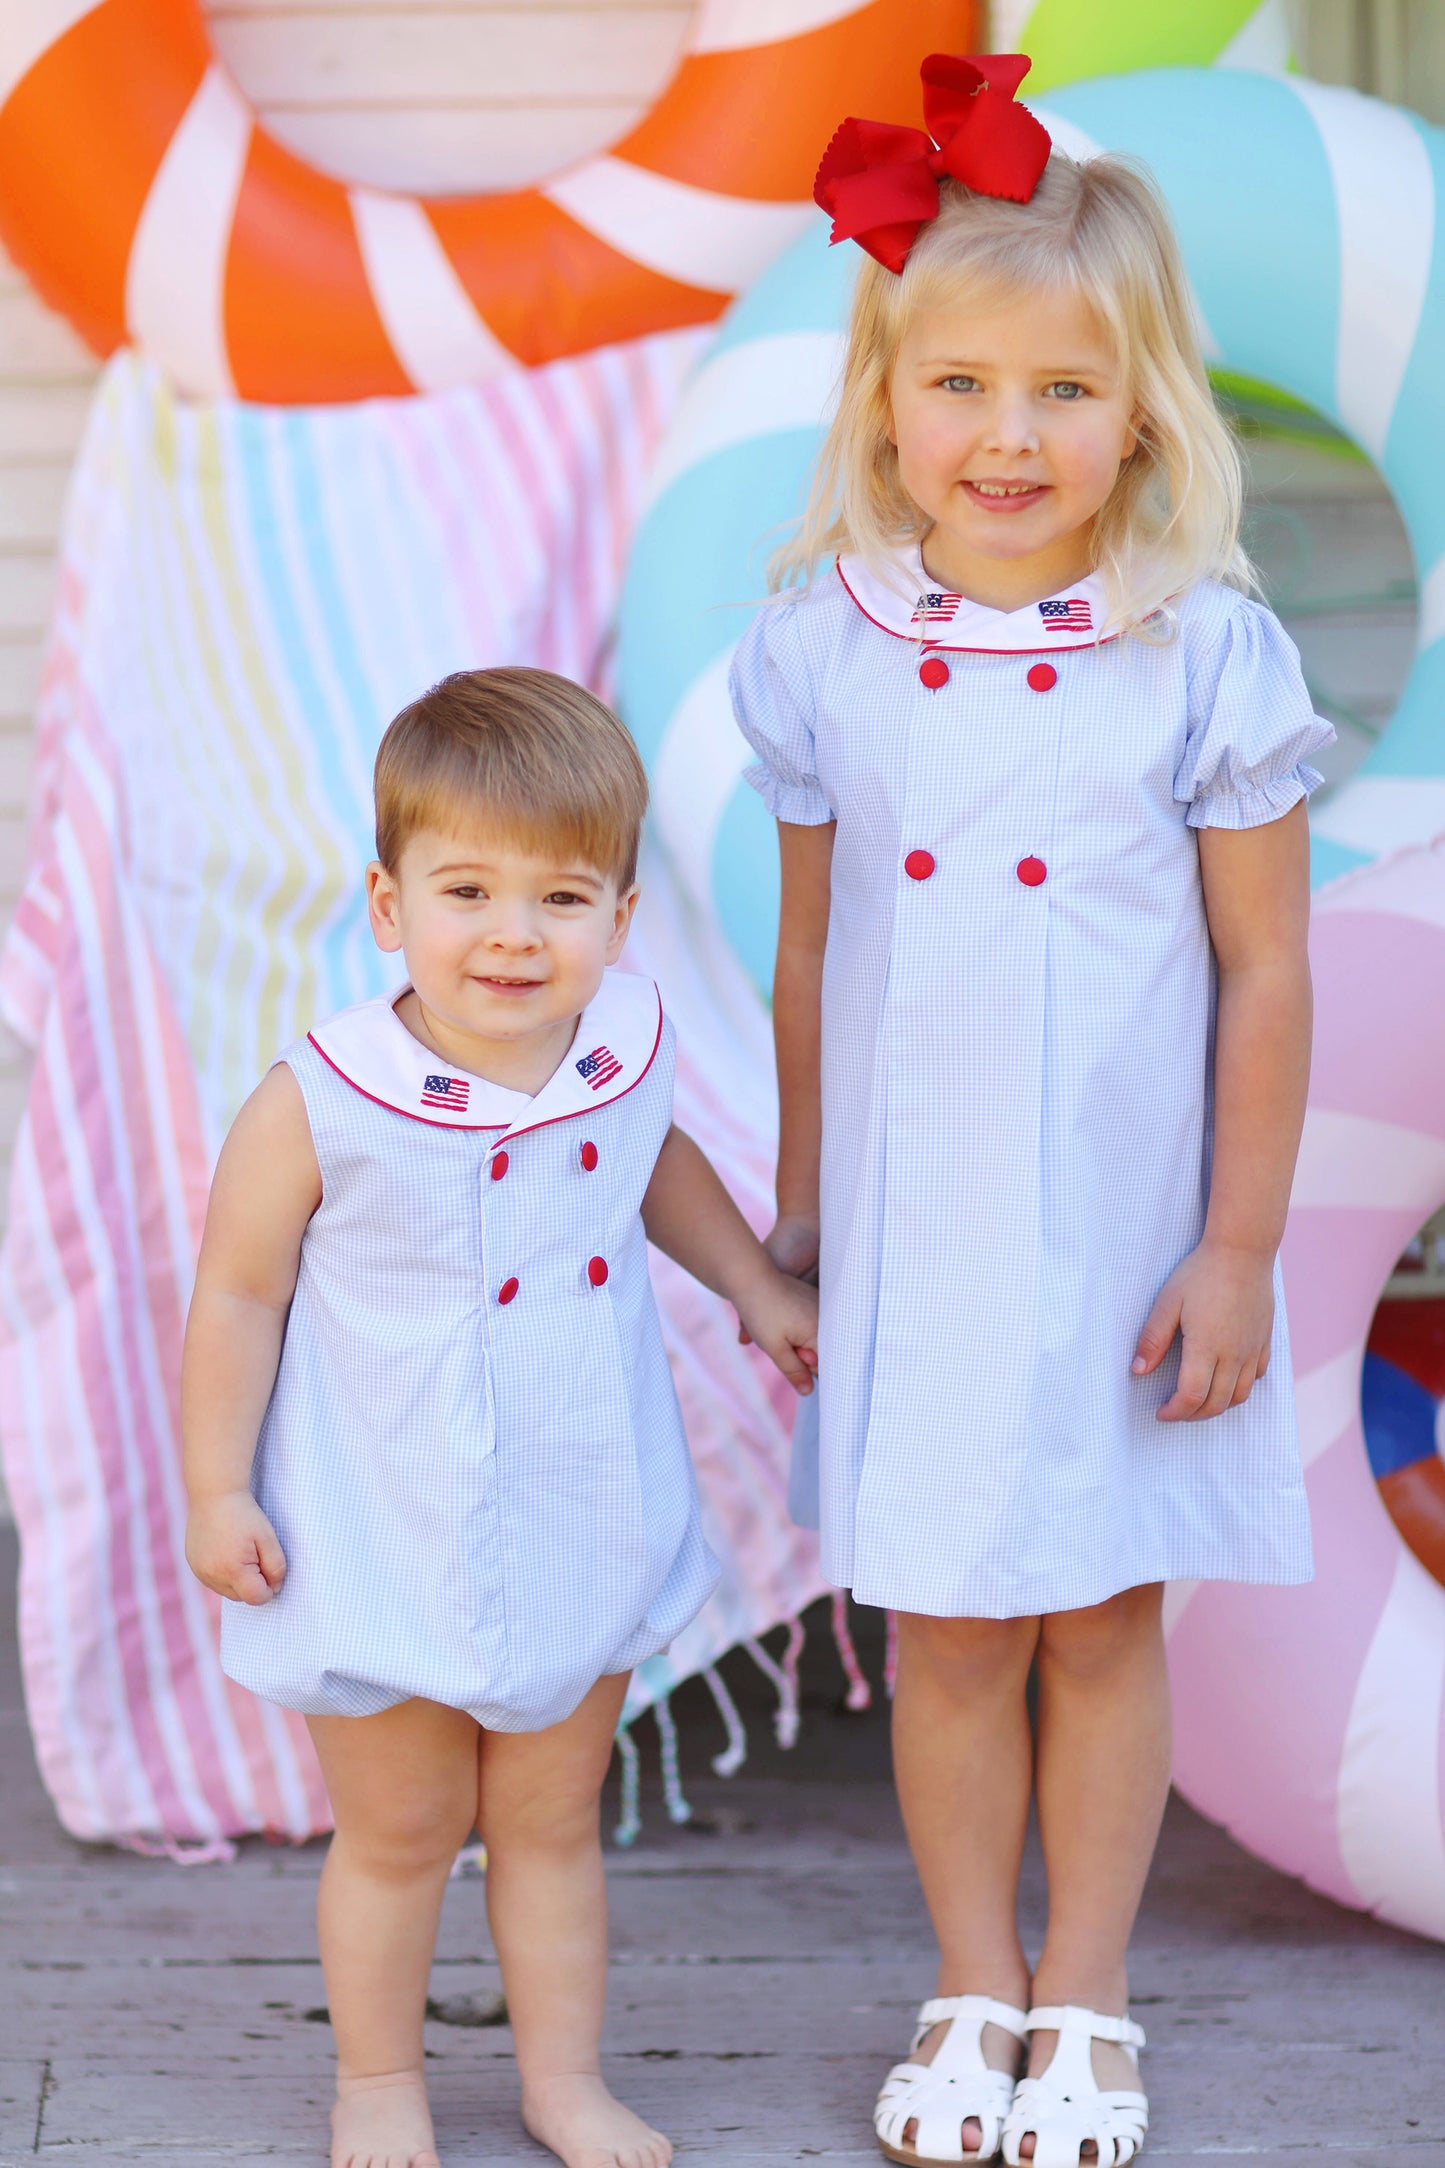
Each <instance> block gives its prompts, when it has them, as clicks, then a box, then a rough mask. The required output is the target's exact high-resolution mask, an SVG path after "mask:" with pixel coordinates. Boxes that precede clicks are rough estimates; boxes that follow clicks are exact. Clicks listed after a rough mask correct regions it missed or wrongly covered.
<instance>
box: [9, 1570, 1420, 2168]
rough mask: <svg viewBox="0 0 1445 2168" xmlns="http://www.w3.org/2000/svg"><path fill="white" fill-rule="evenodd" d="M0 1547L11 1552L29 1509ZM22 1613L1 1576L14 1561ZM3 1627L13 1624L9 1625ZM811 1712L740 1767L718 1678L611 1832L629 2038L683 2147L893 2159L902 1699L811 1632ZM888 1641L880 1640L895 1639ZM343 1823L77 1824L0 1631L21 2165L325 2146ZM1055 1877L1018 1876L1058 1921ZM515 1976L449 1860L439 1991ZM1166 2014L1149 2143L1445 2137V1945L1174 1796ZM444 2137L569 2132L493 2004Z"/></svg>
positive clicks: (639, 2082)
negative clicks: (151, 1858) (43, 1781)
mask: <svg viewBox="0 0 1445 2168" xmlns="http://www.w3.org/2000/svg"><path fill="white" fill-rule="evenodd" d="M0 1564H3V1566H4V1567H5V1569H6V1570H5V1574H4V1580H5V1582H6V1583H7V1584H8V1583H9V1581H10V1576H11V1573H12V1572H13V1537H12V1536H11V1535H10V1534H9V1532H8V1531H6V1532H4V1539H3V1548H0ZM0 1601H3V1602H4V1606H5V1617H6V1618H7V1620H8V1619H9V1618H10V1617H12V1616H13V1604H12V1603H11V1602H10V1600H9V1588H8V1586H6V1587H4V1588H3V1589H0ZM7 1632H8V1629H7ZM815 1638H816V1640H817V1642H818V1647H817V1651H816V1654H815V1655H814V1657H813V1658H812V1659H811V1669H810V1672H809V1674H808V1694H807V1702H808V1704H809V1706H808V1708H807V1714H806V1720H805V1726H804V1736H803V1742H802V1744H801V1745H800V1746H799V1747H798V1748H797V1749H796V1750H795V1751H794V1753H793V1754H792V1755H789V1756H783V1755H781V1754H780V1753H779V1752H778V1751H777V1750H776V1748H774V1747H773V1746H772V1745H771V1743H770V1742H769V1741H768V1739H767V1737H766V1733H767V1716H766V1699H765V1695H764V1692H763V1691H762V1682H761V1681H760V1680H759V1681H758V1683H757V1687H756V1688H754V1687H753V1685H752V1680H751V1679H750V1677H749V1670H750V1667H748V1666H747V1664H746V1660H745V1659H742V1660H737V1661H735V1665H734V1668H733V1670H732V1671H731V1672H730V1674H729V1675H730V1676H731V1677H732V1678H733V1679H734V1682H735V1685H736V1689H737V1691H738V1694H739V1698H740V1700H744V1701H745V1702H746V1703H747V1704H748V1706H747V1708H746V1713H747V1715H748V1721H749V1733H750V1737H751V1740H752V1742H753V1753H752V1755H751V1757H750V1760H749V1763H748V1766H747V1769H746V1770H745V1771H744V1773H743V1774H742V1775H741V1776H740V1777H738V1778H736V1779H734V1780H733V1781H732V1782H731V1783H729V1784H723V1783H721V1782H719V1781H718V1780H717V1779H715V1778H713V1777H711V1776H710V1775H706V1774H704V1775H702V1776H694V1774H693V1772H694V1771H695V1770H696V1771H703V1772H706V1770H707V1758H708V1756H709V1755H710V1754H711V1753H713V1752H715V1751H716V1750H717V1748H718V1747H719V1746H720V1744H721V1735H720V1731H719V1727H718V1724H717V1720H716V1717H715V1716H714V1715H713V1713H712V1709H711V1704H710V1703H709V1702H708V1701H707V1700H706V1698H705V1696H704V1695H703V1693H702V1691H701V1690H700V1689H699V1690H698V1691H697V1693H696V1695H695V1696H693V1695H691V1694H689V1695H688V1696H683V1697H679V1703H680V1707H679V1714H680V1718H681V1722H682V1730H683V1766H684V1773H685V1775H686V1777H687V1788H688V1793H689V1797H690V1798H691V1799H692V1802H693V1804H694V1806H695V1807H696V1808H697V1809H699V1810H700V1816H701V1818H703V1819H705V1820H706V1821H707V1822H709V1823H710V1824H711V1827H710V1829H709V1830H708V1831H707V1832H706V1833H704V1832H703V1831H701V1830H693V1829H673V1828H671V1827H670V1826H669V1825H668V1823H667V1821H666V1819H665V1817H664V1815H663V1813H662V1808H661V1802H660V1799H659V1797H658V1794H657V1786H656V1782H655V1777H656V1762H655V1756H654V1754H653V1751H652V1741H651V1740H650V1739H648V1740H647V1741H646V1742H645V1752H646V1754H647V1757H648V1761H649V1765H650V1775H651V1777H652V1779H653V1781H652V1784H651V1789H650V1796H649V1798H648V1801H647V1807H648V1815H647V1823H646V1828H645V1831H644V1835H643V1838H642V1840H641V1841H640V1842H639V1843H638V1845H637V1846H636V1848H635V1849H634V1850H632V1851H631V1852H627V1853H617V1854H615V1855H614V1857H613V1858H612V1860H611V1862H610V1867H611V1888H612V1904H613V1932H614V1945H615V1973H614V1980H613V1988H612V2003H611V2016H610V2022H609V2037H608V2049H609V2070H610V2075H611V2078H612V2082H613V2083H614V2085H615V2086H616V2087H617V2089H618V2090H619V2091H620V2092H621V2093H622V2094H623V2095H624V2096H625V2097H626V2098H627V2099H628V2100H630V2101H632V2102H633V2103H634V2104H635V2105H636V2106H637V2107H638V2108H639V2109H640V2110H642V2112H643V2113H645V2114H646V2115H648V2116H650V2117H652V2118H653V2119H654V2120H655V2121H656V2122H657V2123H659V2124H660V2125H661V2126H662V2127H663V2128H664V2129H666V2130H668V2131H669V2132H670V2133H671V2134H672V2136H673V2137H674V2139H675V2140H676V2141H677V2144H678V2149H679V2153H680V2155H681V2156H682V2158H683V2160H684V2161H687V2160H689V2159H693V2160H698V2161H702V2160H703V2159H706V2160H707V2161H709V2162H711V2163H715V2164H716V2168H781V2164H782V2163H785V2162H787V2163H793V2162H798V2161H801V2160H811V2159H820V2158H821V2159H827V2160H834V2161H843V2160H850V2159H851V2160H854V2161H857V2162H858V2163H860V2164H861V2163H868V2164H871V2163H872V2162H874V2161H876V2160H877V2158H878V2155H877V2154H876V2152H875V2151H874V2149H873V2146H872V2143H871V2133H870V2127H869V2121H868V2114H869V2107H870V2104H871V2101H872V2097H873V2093H874V2090H875V2089H876V2086H877V2083H878V2080H879V2077H880V2075H881V2073H882V2071H883V2070H884V2069H885V2068H886V2066H887V2064H888V2063H889V2062H890V2061H892V2060H894V2059H895V2058H896V2057H897V2056H898V2055H899V2054H901V2053H902V2051H903V2047H904V2044H905V2042H906V2037H907V2033H908V2028H909V2018H910V2014H911V2010H912V2006H913V2005H914V2003H915V2002H917V2001H918V2000H919V1999H920V1997H921V1996H922V1995H923V1994H925V1993H926V1992H927V1991H928V1988H929V1984H930V1981H929V1969H930V1949H931V1944H930V1937H929V1932H928V1927H927V1922H926V1919H925V1917H924V1913H923V1908H922V1905H921V1902H920V1900H919V1897H918V1892H917V1888H916V1885H915V1883H914V1879H913V1875H912V1871H911V1869H910V1866H909V1863H908V1857H907V1853H906V1850H905V1848H904V1845H903V1841H902V1836H901V1833H900V1830H899V1826H898V1819H897V1814H896V1811H895V1808H894V1806H893V1802H892V1797H891V1793H890V1790H889V1786H888V1782H887V1742H886V1721H885V1719H884V1718H883V1716H882V1714H881V1712H877V1711H875V1712H874V1713H873V1714H872V1715H869V1716H866V1717H861V1718H860V1717H848V1716H846V1715H843V1714H841V1713H839V1712H838V1710H837V1707H836V1702H837V1695H838V1691H839V1688H840V1686H841V1679H840V1678H839V1677H838V1676H837V1674H836V1667H835V1666H834V1665H833V1663H832V1659H831V1654H830V1652H829V1651H828V1649H827V1647H826V1643H825V1637H824V1636H823V1635H821V1634H820V1635H818V1636H817V1637H815ZM875 1653H876V1652H875ZM322 1856H323V1847H322V1846H320V1845H312V1846H309V1847H307V1848H306V1849H305V1850H303V1851H299V1852H296V1851H289V1850H276V1849H273V1848H271V1847H268V1846H266V1845H264V1844H254V1845H248V1846H247V1847H245V1848H244V1850H243V1853H242V1856H241V1858H240V1859H239V1860H238V1862H237V1863H236V1865H235V1866H233V1867H230V1868H203V1869H190V1870H186V1871H182V1870H180V1869H177V1868H175V1867H172V1866H169V1865H165V1864H155V1863H151V1862H147V1861H142V1860H138V1859H133V1858H129V1857H125V1856H122V1855H119V1854H116V1853H113V1852H109V1851H106V1850H103V1849H96V1848H89V1847H83V1846H80V1845H76V1844H73V1843H71V1842H70V1840H69V1839H67V1838H66V1837H64V1836H63V1835H62V1834H61V1833H60V1831H59V1830H58V1829H57V1827H56V1825H55V1823H54V1820H53V1818H52V1816H51V1814H50V1811H49V1808H48V1805H47V1803H46V1801H45V1798H44V1795H43V1793H42V1792H41V1789H40V1785H39V1781H38V1778H37V1777H36V1774H35V1770H34V1765H33V1761H32V1759H31V1756H30V1752H29V1744H28V1739H27V1736H26V1733H25V1730H24V1719H23V1715H22V1712H21V1709H20V1704H19V1690H18V1680H17V1674H16V1666H15V1660H14V1651H13V1646H12V1645H10V1644H9V1642H8V1641H5V1642H0V1920H3V1930H0V1933H3V1940H0V2168H20V2164H21V2163H31V2162H33V2161H34V2160H35V2159H36V2158H37V2156H38V2157H40V2158H41V2159H52V2160H54V2161H57V2162H60V2161H66V2160H68V2161H72V2162H75V2163H77V2164H79V2163H83V2162H88V2163H95V2164H97V2168H141V2164H143V2163H156V2162H158V2161H165V2160H171V2161H177V2162H185V2163H187V2164H192V2163H194V2164H195V2168H203V2164H208V2163H222V2162H224V2163H227V2164H229V2168H248V2164H250V2163H253V2162H254V2163H258V2164H259V2163H261V2162H269V2161H277V2160H294V2161H298V2162H305V2163H307V2164H316V2168H322V2164H323V2163H324V2160H325V2152H324V2146H323V2133H324V2128H325V2109H326V2104H327V2100H328V2097H329V2083H330V2064H331V2036H330V2032H329V2029H328V2027H327V2025H326V2022H325V2017H324V2011H323V2009H322V2005H323V2003H324V1999H325V1997H324V1989H323V1987H322V1981H321V1972H320V1968H319V1966H318V1965H317V1963H316V1959H315V1954H314V1945H313V1933H312V1905H313V1900H314V1894H315V1891H314V1885H315V1882H316V1877H317V1874H318V1872H319V1870H320V1864H321V1858H322ZM1042 1910H1043V1887H1042V1875H1041V1871H1040V1868H1039V1864H1038V1861H1037V1860H1036V1859H1031V1860H1030V1863H1029V1867H1028V1874H1027V1884H1026V1890H1025V1896H1024V1911H1025V1917H1026V1924H1027V1929H1028V1932H1029V1935H1030V1937H1031V1938H1034V1939H1036V1938H1037V1933H1038V1929H1039V1925H1040V1922H1041V1917H1042ZM497 1985H498V1975H497V1969H496V1965H495V1963H494V1961H493V1957H492V1951H491V1945H490V1942H489V1940H488V1936H487V1931H486V1923H485V1919H484V1914H483V1905H482V1886H481V1884H480V1882H479V1881H478V1880H476V1879H470V1878H469V1879H466V1880H463V1881H459V1882H457V1883H455V1884H454V1885H453V1886H452V1889H451V1891H450V1894H449V1897H448V1902H447V1907H446V1916H445V1922H444V1926H443V1931H442V1941H441V1948H440V1952H439V1955H438V1961H437V1968H436V1974H435V1979H434V1984H433V1995H434V1997H435V1999H436V2000H437V2002H438V2003H442V2002H445V2001H448V2000H450V1999H452V1998H455V1997H458V1996H485V1995H486V1994H488V1993H491V1992H493V1991H495V1990H496V1988H497ZM1134 1989H1135V2005H1136V2008H1137V2010H1138V2014H1139V2016H1140V2018H1141V2021H1142V2022H1143V2023H1144V2025H1145V2026H1146V2028H1147V2029H1148V2031H1149V2034H1150V2042H1151V2044H1150V2050H1149V2053H1148V2055H1147V2056H1146V2059H1145V2061H1146V2082H1147V2083H1148V2086H1149V2090H1150V2093H1151V2095H1152V2100H1153V2110H1154V2131H1153V2134H1152V2137H1151V2142H1150V2155H1151V2157H1155V2158H1158V2159H1160V2160H1164V2159H1171V2160H1175V2161H1181V2160H1182V2161H1196V2160H1203V2159H1205V2158H1206V2157H1210V2158H1213V2157H1214V2156H1218V2155H1249V2156H1252V2157H1253V2158H1254V2159H1256V2160H1260V2161H1264V2162H1270V2163H1278V2164H1279V2168H1293V2164H1295V2163H1300V2162H1314V2161H1318V2162H1320V2163H1326V2162H1328V2163H1329V2164H1330V2168H1386V2164H1392V2168H1445V2074H1442V2055H1441V2021H1442V2016H1445V1950H1441V1949H1439V1948H1436V1947H1435V1946H1433V1945H1431V1944H1428V1943H1423V1942H1419V1941H1416V1940H1414V1939H1412V1938H1411V1937H1409V1936H1407V1935H1402V1934H1397V1933H1395V1932H1393V1931H1392V1930H1390V1929H1388V1928H1384V1927H1380V1926H1378V1925H1376V1924H1375V1923H1373V1922H1371V1921H1368V1920H1364V1919H1361V1918H1358V1917H1356V1916H1355V1915H1353V1914H1350V1913H1346V1912H1342V1911H1339V1910H1337V1909H1336V1908H1335V1907H1334V1906H1332V1905H1330V1904H1328V1903H1326V1902H1324V1901H1323V1900H1322V1899H1320V1898H1317V1897H1314V1896H1311V1895H1310V1894H1309V1893H1308V1892H1307V1891H1305V1890H1303V1889H1301V1888H1300V1887H1299V1886H1298V1885H1297V1884H1295V1883H1292V1882H1288V1881H1285V1880H1284V1879H1282V1878H1281V1877H1280V1876H1278V1875H1275V1874H1272V1873H1271V1872H1270V1871H1269V1870H1268V1869H1267V1868H1264V1867H1261V1866H1258V1865H1256V1864H1255V1863H1254V1862H1253V1861H1252V1860H1250V1859H1248V1858H1246V1857H1245V1856H1244V1854H1242V1853H1241V1852H1239V1851H1238V1850H1236V1849H1235V1847H1234V1846H1233V1845H1231V1844H1230V1843H1229V1841H1228V1840H1227V1839H1226V1838H1224V1837H1223V1836H1221V1835H1220V1834H1219V1833H1218V1832H1217V1831H1216V1830H1214V1829H1211V1828H1210V1827H1209V1826H1208V1825H1207V1824H1205V1823H1203V1822H1201V1821H1200V1820H1199V1819H1198V1817H1197V1816H1195V1815H1193V1814H1191V1813H1190V1812H1189V1810H1188V1809H1187V1808H1185V1807H1184V1806H1183V1805H1182V1804H1180V1803H1178V1802H1175V1803H1174V1805H1173V1807H1172V1808H1171V1812H1170V1816H1169V1820H1168V1824H1167V1827H1166V1831H1165V1837H1164V1842H1163V1845H1162V1847H1161V1850H1160V1854H1159V1859H1158V1863H1157V1866H1156V1869H1155V1873H1154V1876H1153V1879H1152V1882H1151V1884H1150V1889H1149V1894H1148V1898H1147V1901H1146V1904H1145V1908H1144V1914H1143V1918H1142V1920H1141V1923H1140V1928H1139V1934H1138V1939H1137V1947H1136V1956H1135V1961H1134ZM427 2044H428V2054H429V2056H430V2057H431V2065H430V2067H431V2074H432V2085H433V2093H434V2098H435V2102H436V2107H437V2120H438V2136H439V2140H440V2144H441V2149H442V2155H443V2158H444V2160H445V2161H446V2163H447V2168H474V2164H478V2163H481V2162H483V2161H486V2162H494V2163H503V2164H516V2168H521V2164H523V2163H527V2164H534V2168H542V2164H544V2163H545V2162H546V2161H547V2160H549V2159H550V2155H547V2154H544V2153H543V2152H542V2151H541V2150H540V2149H539V2148H538V2147H535V2146H533V2145H531V2144H530V2143H529V2142H528V2141H527V2140H526V2139H525V2137H523V2135H522V2134H521V2132H520V2130H519V2127H518V2124H517V2120H516V2081H515V2071H514V2068H513V2065H512V2061H511V2055H510V2038H509V2035H508V2033H507V2031H506V2029H505V2027H497V2026H490V2027H482V2028H477V2027H462V2026H458V2025H455V2024H446V2023H441V2022H433V2023H431V2024H429V2025H428V2028H427Z"/></svg>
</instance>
